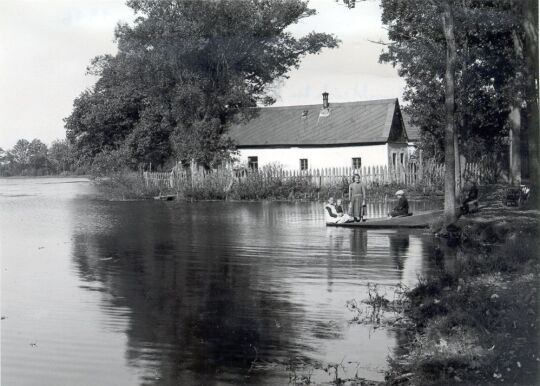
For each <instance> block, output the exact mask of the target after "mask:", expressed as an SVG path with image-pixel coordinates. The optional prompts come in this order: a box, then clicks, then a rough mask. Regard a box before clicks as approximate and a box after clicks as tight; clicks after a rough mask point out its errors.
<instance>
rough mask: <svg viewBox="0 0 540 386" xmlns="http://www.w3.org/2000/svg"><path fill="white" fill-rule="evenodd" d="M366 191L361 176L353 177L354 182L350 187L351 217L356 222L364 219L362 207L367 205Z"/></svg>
mask: <svg viewBox="0 0 540 386" xmlns="http://www.w3.org/2000/svg"><path fill="white" fill-rule="evenodd" d="M365 197H366V189H365V187H364V185H363V184H362V182H361V181H360V175H358V174H355V175H353V182H352V183H351V184H350V185H349V200H350V201H351V202H350V204H349V215H350V216H352V217H354V220H355V221H360V220H361V219H362V206H364V205H365V204H366V198H365Z"/></svg>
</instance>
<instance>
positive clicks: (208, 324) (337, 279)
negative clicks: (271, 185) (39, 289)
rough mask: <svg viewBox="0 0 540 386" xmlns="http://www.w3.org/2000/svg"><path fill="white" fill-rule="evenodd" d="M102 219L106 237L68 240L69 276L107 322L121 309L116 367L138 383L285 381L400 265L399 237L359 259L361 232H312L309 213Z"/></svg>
mask: <svg viewBox="0 0 540 386" xmlns="http://www.w3.org/2000/svg"><path fill="white" fill-rule="evenodd" d="M107 210H108V211H109V213H110V215H111V216H112V217H114V218H116V219H117V221H116V223H115V225H114V227H112V228H110V229H109V231H108V232H106V233H105V232H92V231H91V230H90V232H88V231H89V230H88V229H86V230H85V233H76V234H75V235H74V244H73V245H74V251H73V257H74V259H75V261H76V263H77V266H78V267H79V270H80V275H81V277H83V278H85V280H89V281H98V282H100V283H102V284H103V286H104V288H105V290H106V291H107V292H108V293H109V294H111V295H112V298H107V301H106V302H105V303H104V305H103V307H104V310H105V311H106V312H108V313H110V314H111V317H112V318H114V317H116V314H115V310H116V309H117V308H128V309H129V310H130V315H129V317H130V324H129V329H128V331H126V332H127V336H128V349H127V351H128V358H129V361H130V364H131V365H133V366H137V367H141V368H144V369H146V372H145V379H146V380H147V381H150V380H151V379H155V378H156V377H157V378H159V379H169V380H173V379H174V380H177V381H181V382H182V381H183V382H195V381H197V380H201V379H204V380H205V381H208V382H210V381H215V380H218V379H219V380H228V381H232V382H236V381H242V382H243V381H245V380H246V379H250V382H252V383H253V382H254V383H257V382H262V381H263V380H264V379H268V378H267V377H268V372H270V373H272V375H271V377H272V379H273V380H274V382H275V381H276V378H277V379H279V378H280V377H286V376H287V374H286V373H285V372H284V371H283V369H282V370H281V371H275V366H276V365H279V364H284V363H287V362H288V361H289V360H290V359H291V358H296V359H298V358H301V359H302V360H303V361H304V362H315V361H316V360H317V359H320V358H324V357H326V356H328V353H326V352H324V350H321V349H320V346H321V340H343V339H344V337H345V335H347V334H348V333H349V332H350V331H345V329H348V327H347V326H346V324H344V323H343V322H344V319H343V316H344V309H340V308H344V304H345V302H346V300H347V299H348V298H352V297H354V296H357V295H358V292H360V293H362V292H363V289H362V288H359V287H358V285H362V283H366V282H367V281H369V280H377V277H379V278H381V277H384V278H385V279H386V280H387V281H389V282H392V284H395V283H396V282H397V281H399V280H401V279H402V277H401V275H402V272H403V265H404V261H406V259H407V255H408V247H409V237H410V236H409V234H408V233H405V234H402V233H396V232H392V233H389V234H382V235H381V234H377V233H376V232H373V234H372V235H371V242H372V243H373V247H375V248H372V250H371V251H370V249H369V242H368V241H370V234H369V233H370V232H367V231H365V230H359V229H356V230H355V229H352V230H350V229H349V230H345V229H339V228H324V227H321V222H320V219H321V213H320V210H319V207H318V205H312V204H303V205H298V204H280V203H274V204H268V203H243V204H236V203H206V204H204V203H197V204H193V205H183V204H180V203H177V204H165V203H157V204H156V203H124V205H123V206H120V205H117V206H110V207H108V208H107ZM416 237H418V236H416ZM385 245H389V249H386V251H385V247H384V246H385ZM417 252H419V253H420V254H422V251H417ZM323 283H325V286H324V287H321V286H320V284H323ZM351 285H354V286H355V287H351ZM335 286H338V287H339V288H338V291H337V293H336V294H333V290H334V287H335ZM323 288H324V289H325V291H324V292H321V291H320V289H323ZM324 293H326V295H324ZM336 312H337V313H336ZM362 328H363V327H358V329H362ZM389 338H391V337H389V336H385V337H384V339H383V340H384V341H386V345H387V346H388V344H390V342H389V341H388V340H389ZM346 354H347V353H346ZM340 355H343V353H340ZM351 359H352V358H351ZM378 362H379V363H378V365H379V366H384V361H381V359H380V358H379V359H378ZM283 379H285V378H283Z"/></svg>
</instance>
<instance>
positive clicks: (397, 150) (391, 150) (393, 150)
mask: <svg viewBox="0 0 540 386" xmlns="http://www.w3.org/2000/svg"><path fill="white" fill-rule="evenodd" d="M394 154H395V162H394ZM387 162H388V165H389V166H392V167H394V166H396V165H403V166H405V165H407V163H408V162H409V149H408V145H407V144H406V143H389V144H388V161H387Z"/></svg>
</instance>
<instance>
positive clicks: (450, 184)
mask: <svg viewBox="0 0 540 386" xmlns="http://www.w3.org/2000/svg"><path fill="white" fill-rule="evenodd" d="M442 19H443V29H444V37H445V39H446V74H445V81H446V84H445V104H446V128H445V131H444V134H445V148H444V164H445V175H444V223H445V224H446V225H448V224H451V223H453V222H454V221H456V219H457V216H456V164H455V154H454V140H455V139H454V136H455V117H454V112H455V97H454V87H455V84H454V76H455V67H456V40H455V37H454V14H453V9H452V6H451V5H450V2H449V0H446V1H444V3H443V14H442Z"/></svg>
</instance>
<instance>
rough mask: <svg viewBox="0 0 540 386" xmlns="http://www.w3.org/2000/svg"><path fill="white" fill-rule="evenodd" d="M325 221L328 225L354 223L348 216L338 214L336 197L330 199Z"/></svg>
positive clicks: (327, 204)
mask: <svg viewBox="0 0 540 386" xmlns="http://www.w3.org/2000/svg"><path fill="white" fill-rule="evenodd" d="M324 220H325V221H326V223H327V224H343V223H346V222H351V221H354V219H353V218H351V217H350V216H349V215H348V214H345V213H341V214H340V213H338V211H337V209H336V205H335V201H334V197H330V198H329V199H328V202H327V203H326V205H325V206H324Z"/></svg>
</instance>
